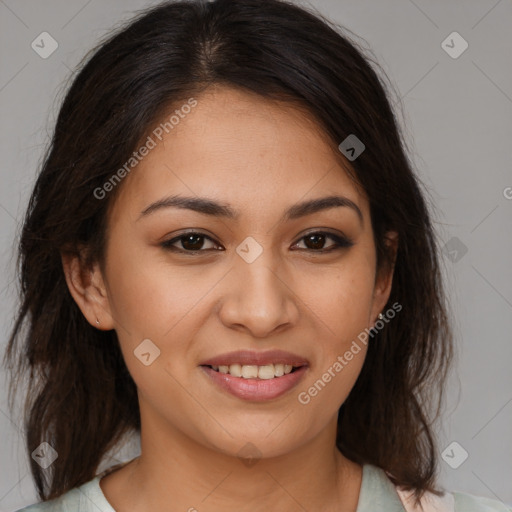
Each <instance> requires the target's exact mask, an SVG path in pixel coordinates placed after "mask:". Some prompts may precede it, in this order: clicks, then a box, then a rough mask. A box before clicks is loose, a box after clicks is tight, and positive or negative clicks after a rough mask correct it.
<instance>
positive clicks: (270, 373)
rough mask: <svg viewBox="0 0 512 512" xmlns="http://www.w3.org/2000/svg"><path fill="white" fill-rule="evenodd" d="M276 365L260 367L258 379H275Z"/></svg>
mask: <svg viewBox="0 0 512 512" xmlns="http://www.w3.org/2000/svg"><path fill="white" fill-rule="evenodd" d="M274 376H275V375H274V365H273V364H269V365H266V366H260V367H259V368H258V378H259V379H273V378H274Z"/></svg>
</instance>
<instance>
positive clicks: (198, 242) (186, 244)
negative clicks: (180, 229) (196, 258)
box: [161, 232, 215, 252]
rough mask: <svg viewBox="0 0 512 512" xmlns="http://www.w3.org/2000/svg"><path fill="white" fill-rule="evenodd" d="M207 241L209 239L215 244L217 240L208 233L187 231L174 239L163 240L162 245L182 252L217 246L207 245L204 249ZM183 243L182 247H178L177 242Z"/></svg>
mask: <svg viewBox="0 0 512 512" xmlns="http://www.w3.org/2000/svg"><path fill="white" fill-rule="evenodd" d="M205 241H209V242H210V243H212V244H213V245H214V246H215V242H214V241H213V240H212V239H211V238H210V237H209V236H206V235H203V234H202V233H195V232H191V233H185V234H184V235H180V236H178V237H175V238H173V239H172V240H167V241H165V242H162V244H161V246H162V247H163V248H164V249H168V250H171V251H172V250H175V251H180V252H194V251H202V250H208V249H213V248H215V247H207V248H206V249H204V245H205ZM178 243H179V244H181V247H176V246H175V244H178Z"/></svg>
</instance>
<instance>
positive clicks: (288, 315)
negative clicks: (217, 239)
mask: <svg viewBox="0 0 512 512" xmlns="http://www.w3.org/2000/svg"><path fill="white" fill-rule="evenodd" d="M271 258H272V255H271V251H270V250H264V251H263V252H262V254H261V255H260V256H259V257H258V258H257V259H256V260H255V261H253V262H252V263H248V262H246V261H244V259H242V258H241V257H239V256H238V255H237V256H236V257H235V261H234V264H233V268H232V269H231V272H229V274H228V275H229V279H228V280H227V282H225V283H224V287H223V297H222V299H221V301H220V306H219V309H218V314H219V317H220V319H221V321H222V322H223V324H224V325H226V326H227V327H229V328H231V329H237V330H239V331H244V330H245V331H247V332H248V333H249V334H250V335H251V336H253V337H254V338H265V337H268V336H269V335H270V334H273V333H275V332H277V331H281V330H285V329H287V328H288V329H289V328H290V327H291V326H293V325H295V324H296V323H297V321H298V319H299V316H300V311H299V305H298V302H299V298H298V297H297V295H296V294H295V293H294V290H293V284H292V283H290V281H291V278H290V275H289V273H288V272H285V271H283V270H282V267H277V266H276V265H275V264H273V262H272V261H271ZM280 269H281V270H280Z"/></svg>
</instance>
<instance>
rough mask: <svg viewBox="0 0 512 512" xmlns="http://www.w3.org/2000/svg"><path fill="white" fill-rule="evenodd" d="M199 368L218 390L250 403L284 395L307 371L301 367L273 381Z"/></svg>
mask: <svg viewBox="0 0 512 512" xmlns="http://www.w3.org/2000/svg"><path fill="white" fill-rule="evenodd" d="M214 364H215V363H214ZM200 368H201V370H202V371H203V372H204V373H205V374H206V376H207V377H208V378H209V379H210V382H213V383H214V384H216V385H217V386H218V387H219V388H220V389H222V390H225V391H227V392H228V393H230V394H231V395H234V396H236V397H238V398H240V399H242V400H247V401H252V402H264V401H267V400H273V399H275V398H278V397H280V396H282V395H284V394H285V393H287V392H288V391H290V390H291V389H292V388H294V387H295V386H296V385H297V384H298V383H299V381H300V380H301V379H302V378H303V377H304V375H305V373H306V371H307V369H308V367H307V366H301V367H300V368H297V369H296V370H295V371H293V372H292V373H288V374H286V375H283V376H282V377H274V378H273V379H244V378H243V377H234V376H233V375H230V374H229V373H220V372H217V371H215V370H213V369H212V368H210V367H209V366H200Z"/></svg>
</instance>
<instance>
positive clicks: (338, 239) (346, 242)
mask: <svg viewBox="0 0 512 512" xmlns="http://www.w3.org/2000/svg"><path fill="white" fill-rule="evenodd" d="M190 235H199V236H200V237H202V238H206V239H208V240H210V241H211V242H213V243H216V242H215V240H213V239H212V238H210V237H209V236H208V235H205V234H204V233H200V232H197V231H190V232H188V233H183V234H181V235H180V236H177V237H175V238H173V239H171V240H166V241H165V242H162V243H161V244H160V245H161V246H162V247H163V248H164V249H165V250H168V251H172V252H178V253H182V254H190V255H193V254H197V253H199V252H206V251H212V250H217V249H199V250H195V251H188V250H186V249H179V248H177V247H173V244H174V243H176V242H179V241H180V240H182V239H184V238H186V237H187V236H190ZM312 235H327V238H331V239H332V240H334V242H335V243H334V244H333V245H332V246H331V247H330V248H328V249H319V250H315V249H307V248H306V249H299V250H302V251H309V252H313V253H321V254H322V253H328V252H332V251H335V250H339V249H346V248H349V247H352V246H353V245H354V243H353V242H352V240H350V239H349V238H346V237H343V236H339V235H335V234H334V233H330V232H328V231H312V232H311V233H307V234H306V235H304V236H302V237H301V238H300V239H299V240H298V242H296V243H295V244H294V245H297V243H299V242H300V241H301V240H303V239H304V238H307V237H309V236H312ZM217 245H219V244H217Z"/></svg>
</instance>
